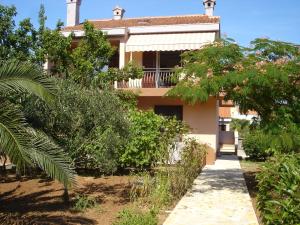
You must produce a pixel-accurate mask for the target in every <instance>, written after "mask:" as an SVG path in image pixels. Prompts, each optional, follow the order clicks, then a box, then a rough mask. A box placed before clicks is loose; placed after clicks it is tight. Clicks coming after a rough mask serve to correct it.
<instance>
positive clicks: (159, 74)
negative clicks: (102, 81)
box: [117, 68, 176, 88]
mask: <svg viewBox="0 0 300 225" xmlns="http://www.w3.org/2000/svg"><path fill="white" fill-rule="evenodd" d="M172 76H174V71H173V69H171V68H160V69H156V68H151V69H144V77H143V78H141V79H129V81H120V82H117V88H170V87H173V86H175V85H176V83H175V82H174V81H172Z"/></svg>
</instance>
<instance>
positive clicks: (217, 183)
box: [164, 156, 258, 225]
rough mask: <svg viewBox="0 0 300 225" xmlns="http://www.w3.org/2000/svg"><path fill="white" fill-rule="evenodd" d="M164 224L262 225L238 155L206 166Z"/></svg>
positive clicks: (226, 157)
mask: <svg viewBox="0 0 300 225" xmlns="http://www.w3.org/2000/svg"><path fill="white" fill-rule="evenodd" d="M164 225H258V222H257V218H256V215H255V212H254V209H253V206H252V202H251V199H250V196H249V193H248V190H247V187H246V183H245V180H244V177H243V173H242V170H241V167H240V163H239V161H238V159H237V157H236V156H222V157H221V158H219V159H218V160H217V161H216V163H215V165H213V166H206V167H205V168H204V169H203V171H202V173H201V174H200V176H199V177H197V179H196V180H195V182H194V186H193V188H192V190H191V191H189V192H188V193H187V194H186V195H185V196H184V197H183V198H182V199H181V200H180V202H179V203H178V204H177V206H176V207H175V209H174V210H173V211H172V212H171V214H170V215H169V217H168V218H167V220H166V221H165V223H164Z"/></svg>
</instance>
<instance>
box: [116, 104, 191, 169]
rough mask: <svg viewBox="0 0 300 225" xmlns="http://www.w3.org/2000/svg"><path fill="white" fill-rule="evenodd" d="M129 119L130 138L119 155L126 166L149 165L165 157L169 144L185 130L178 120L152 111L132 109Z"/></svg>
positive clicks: (141, 166) (140, 166)
mask: <svg viewBox="0 0 300 225" xmlns="http://www.w3.org/2000/svg"><path fill="white" fill-rule="evenodd" d="M129 121H130V126H129V133H130V139H129V142H128V143H127V145H126V147H125V149H124V152H123V154H122V156H121V162H122V163H123V164H124V165H126V166H134V167H139V168H143V167H149V166H151V165H153V164H156V163H157V162H158V161H161V160H163V159H165V158H166V157H167V155H168V150H169V147H170V145H171V144H172V143H173V142H174V141H175V139H176V137H177V136H178V135H180V134H182V133H184V132H185V130H186V129H185V126H184V125H183V124H182V123H181V122H180V121H177V120H176V119H174V118H165V117H162V116H159V115H156V114H155V113H154V112H153V111H147V112H142V111H135V110H132V111H131V112H130V113H129Z"/></svg>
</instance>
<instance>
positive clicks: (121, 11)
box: [113, 6, 125, 20]
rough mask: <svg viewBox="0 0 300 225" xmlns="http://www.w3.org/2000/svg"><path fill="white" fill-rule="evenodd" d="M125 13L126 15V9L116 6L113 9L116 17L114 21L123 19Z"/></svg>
mask: <svg viewBox="0 0 300 225" xmlns="http://www.w3.org/2000/svg"><path fill="white" fill-rule="evenodd" d="M124 13H125V9H123V8H121V7H120V6H116V7H115V8H114V9H113V16H114V17H113V19H114V20H121V19H123V16H124Z"/></svg>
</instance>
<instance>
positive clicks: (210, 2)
mask: <svg viewBox="0 0 300 225" xmlns="http://www.w3.org/2000/svg"><path fill="white" fill-rule="evenodd" d="M203 5H204V8H205V15H207V16H213V15H214V9H215V6H216V0H203Z"/></svg>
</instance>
